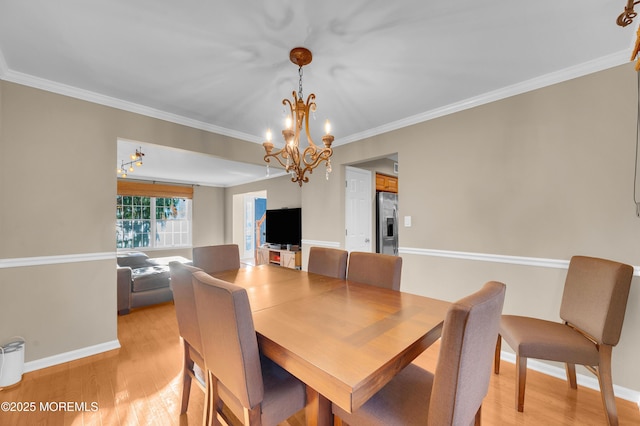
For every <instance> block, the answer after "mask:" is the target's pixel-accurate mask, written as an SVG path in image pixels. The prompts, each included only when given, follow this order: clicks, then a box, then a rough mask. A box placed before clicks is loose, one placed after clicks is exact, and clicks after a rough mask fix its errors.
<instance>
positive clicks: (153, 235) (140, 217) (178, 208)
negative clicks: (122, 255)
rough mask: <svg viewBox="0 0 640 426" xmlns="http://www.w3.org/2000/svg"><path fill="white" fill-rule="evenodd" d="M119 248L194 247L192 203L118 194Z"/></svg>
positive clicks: (180, 199) (117, 236) (164, 198)
mask: <svg viewBox="0 0 640 426" xmlns="http://www.w3.org/2000/svg"><path fill="white" fill-rule="evenodd" d="M116 204H117V207H116V247H117V248H139V247H146V248H166V247H180V246H189V245H191V200H190V199H186V198H173V197H171V198H166V197H146V196H131V195H118V196H117V203H116Z"/></svg>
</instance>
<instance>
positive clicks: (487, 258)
mask: <svg viewBox="0 0 640 426" xmlns="http://www.w3.org/2000/svg"><path fill="white" fill-rule="evenodd" d="M398 252H399V253H400V254H415V255H419V256H433V257H446V258H449V259H463V260H477V261H481V262H495V263H509V264H512V265H522V266H536V267H541V268H556V269H568V268H569V261H568V260H560V259H546V258H542V257H525V256H507V255H503V254H489V253H474V252H465V251H451V250H436V249H424V248H412V247H400V248H399V249H398ZM633 275H635V276H640V267H638V266H634V267H633Z"/></svg>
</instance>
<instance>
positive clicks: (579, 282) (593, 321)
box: [494, 256, 633, 425]
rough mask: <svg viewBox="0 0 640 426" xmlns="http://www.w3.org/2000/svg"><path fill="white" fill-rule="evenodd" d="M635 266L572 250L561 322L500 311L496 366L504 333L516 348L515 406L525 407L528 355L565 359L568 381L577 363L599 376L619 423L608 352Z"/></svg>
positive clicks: (611, 416)
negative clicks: (506, 313) (577, 254)
mask: <svg viewBox="0 0 640 426" xmlns="http://www.w3.org/2000/svg"><path fill="white" fill-rule="evenodd" d="M632 276H633V267H632V266H629V265H625V264H623V263H618V262H614V261H611V260H606V259H598V258H593V257H586V256H574V257H572V258H571V261H570V262H569V270H568V271H567V276H566V280H565V284H564V292H563V295H562V302H561V305H560V318H561V319H562V320H563V322H562V323H560V322H553V321H546V320H542V319H537V318H529V317H522V316H515V315H503V316H502V320H501V322H500V334H499V336H498V340H497V344H496V351H495V367H494V368H495V373H496V374H498V373H499V372H500V351H501V346H502V345H501V343H502V339H504V340H505V341H506V342H507V343H508V344H509V346H511V348H512V349H513V350H514V351H515V352H516V408H517V410H518V411H524V390H525V384H526V378H527V359H528V358H536V359H544V360H549V361H559V362H564V363H565V364H566V371H567V380H568V382H569V386H570V387H571V388H573V389H577V384H576V369H575V364H580V365H584V366H585V367H586V368H587V369H588V370H589V371H591V372H592V373H594V374H595V375H596V377H598V381H599V383H600V393H601V396H602V402H603V405H604V409H605V412H606V413H605V414H606V416H607V420H608V423H609V425H617V424H618V415H617V410H616V405H615V398H614V394H613V382H612V377H611V352H612V348H613V347H614V346H615V345H617V344H618V341H619V340H620V333H621V330H622V323H623V321H624V315H625V310H626V306H627V298H628V296H629V287H630V285H631V278H632Z"/></svg>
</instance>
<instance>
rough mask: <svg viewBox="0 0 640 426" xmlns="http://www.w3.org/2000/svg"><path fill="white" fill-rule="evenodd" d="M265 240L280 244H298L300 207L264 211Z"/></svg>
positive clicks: (300, 221)
mask: <svg viewBox="0 0 640 426" xmlns="http://www.w3.org/2000/svg"><path fill="white" fill-rule="evenodd" d="M265 225H266V229H265V232H266V235H265V240H266V242H267V243H269V244H280V245H281V246H286V245H287V244H291V245H298V246H299V245H300V244H301V242H302V209H301V208H299V207H298V208H293V209H275V210H267V213H266V220H265Z"/></svg>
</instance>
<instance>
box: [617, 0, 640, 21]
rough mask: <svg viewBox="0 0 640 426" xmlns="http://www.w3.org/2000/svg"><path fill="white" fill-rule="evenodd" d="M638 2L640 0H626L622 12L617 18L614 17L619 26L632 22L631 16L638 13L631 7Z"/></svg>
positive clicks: (633, 16)
mask: <svg viewBox="0 0 640 426" xmlns="http://www.w3.org/2000/svg"><path fill="white" fill-rule="evenodd" d="M638 3H640V0H638V1H634V0H627V5H626V6H625V7H624V12H622V13H621V14H620V15H619V16H618V19H616V23H617V24H618V25H620V26H621V27H626V26H627V25H629V24H630V23H632V22H633V18H635V17H636V16H637V15H638V14H637V13H636V12H635V11H634V10H633V7H634V6H635V5H637V4H638Z"/></svg>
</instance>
